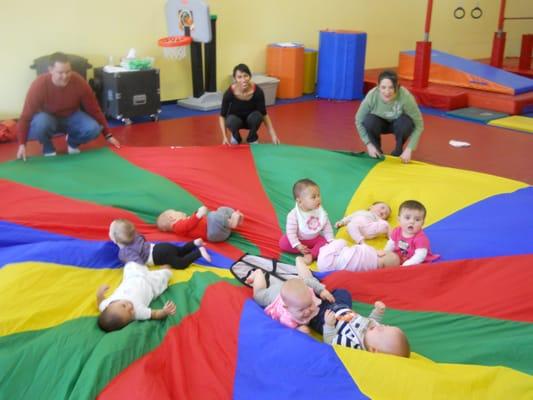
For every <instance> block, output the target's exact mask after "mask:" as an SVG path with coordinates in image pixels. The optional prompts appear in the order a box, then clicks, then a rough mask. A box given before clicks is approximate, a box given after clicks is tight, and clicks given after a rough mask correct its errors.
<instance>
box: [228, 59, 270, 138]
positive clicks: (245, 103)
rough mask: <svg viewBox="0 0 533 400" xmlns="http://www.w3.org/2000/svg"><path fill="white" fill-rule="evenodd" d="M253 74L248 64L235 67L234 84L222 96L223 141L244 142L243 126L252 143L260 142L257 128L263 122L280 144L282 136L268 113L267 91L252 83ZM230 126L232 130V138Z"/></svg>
mask: <svg viewBox="0 0 533 400" xmlns="http://www.w3.org/2000/svg"><path fill="white" fill-rule="evenodd" d="M251 78H252V73H251V72H250V69H249V68H248V67H247V66H246V65H245V64H239V65H237V66H236V67H235V68H233V79H234V80H235V83H233V84H232V85H231V86H230V87H229V88H228V90H226V93H224V97H223V98H222V108H221V110H220V117H219V125H220V130H221V132H222V144H230V143H231V144H240V143H241V142H242V138H241V134H240V132H239V130H240V129H248V130H249V131H250V132H249V133H248V138H247V139H246V141H247V142H248V143H258V141H259V137H258V136H257V131H258V129H259V126H261V123H262V122H264V123H265V126H266V128H267V130H268V133H269V134H270V137H271V138H272V143H274V144H279V139H278V136H277V135H276V131H275V130H274V127H273V126H272V121H270V117H269V116H268V115H267V111H266V106H265V94H264V93H263V90H262V89H261V88H260V87H259V86H257V85H256V84H255V83H253V82H252V80H251ZM226 129H229V130H230V132H231V138H230V141H228V137H227V135H226Z"/></svg>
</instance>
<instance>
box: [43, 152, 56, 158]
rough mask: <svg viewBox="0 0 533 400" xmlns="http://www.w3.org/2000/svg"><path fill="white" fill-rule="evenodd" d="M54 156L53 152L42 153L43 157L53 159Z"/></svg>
mask: <svg viewBox="0 0 533 400" xmlns="http://www.w3.org/2000/svg"><path fill="white" fill-rule="evenodd" d="M55 155H56V152H55V151H52V152H50V153H44V156H45V157H54V156H55Z"/></svg>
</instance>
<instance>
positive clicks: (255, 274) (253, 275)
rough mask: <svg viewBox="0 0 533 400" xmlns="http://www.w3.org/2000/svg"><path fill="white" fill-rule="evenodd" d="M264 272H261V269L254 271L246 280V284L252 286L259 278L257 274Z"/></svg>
mask: <svg viewBox="0 0 533 400" xmlns="http://www.w3.org/2000/svg"><path fill="white" fill-rule="evenodd" d="M262 273H263V271H261V270H260V269H256V270H254V271H253V272H252V273H251V274H250V275H249V276H248V278H246V283H248V284H249V285H251V284H252V283H254V281H255V279H256V277H257V274H262Z"/></svg>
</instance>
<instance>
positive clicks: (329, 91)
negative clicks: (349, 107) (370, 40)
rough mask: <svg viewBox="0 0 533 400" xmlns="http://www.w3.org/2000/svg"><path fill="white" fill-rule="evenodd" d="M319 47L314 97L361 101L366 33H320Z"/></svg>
mask: <svg viewBox="0 0 533 400" xmlns="http://www.w3.org/2000/svg"><path fill="white" fill-rule="evenodd" d="M318 47H319V48H318V78H317V96H318V97H321V98H325V99H333V100H359V99H362V98H363V84H364V78H365V51H366V33H364V32H348V33H347V32H335V31H321V32H320V37H319V45H318Z"/></svg>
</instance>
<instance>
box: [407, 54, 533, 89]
mask: <svg viewBox="0 0 533 400" xmlns="http://www.w3.org/2000/svg"><path fill="white" fill-rule="evenodd" d="M405 53H407V54H410V55H413V56H414V55H415V51H414V50H410V51H406V52H405ZM431 63H435V64H440V65H444V66H446V67H449V68H454V69H457V70H459V71H463V72H466V73H467V74H471V75H475V76H478V77H480V78H483V79H486V80H488V81H491V82H494V83H497V84H499V85H502V86H506V87H509V88H512V89H514V93H515V94H520V93H527V92H531V91H532V90H533V79H529V78H526V77H525V76H520V75H517V74H513V73H511V72H507V71H505V70H503V69H500V68H496V67H493V66H491V65H488V64H483V63H480V62H477V61H472V60H468V59H466V58H462V57H457V56H454V55H452V54H448V53H444V52H442V51H438V50H433V51H432V52H431Z"/></svg>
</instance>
